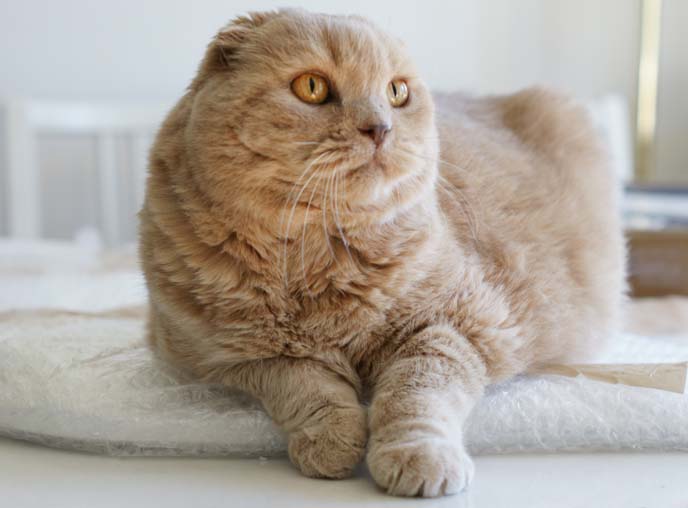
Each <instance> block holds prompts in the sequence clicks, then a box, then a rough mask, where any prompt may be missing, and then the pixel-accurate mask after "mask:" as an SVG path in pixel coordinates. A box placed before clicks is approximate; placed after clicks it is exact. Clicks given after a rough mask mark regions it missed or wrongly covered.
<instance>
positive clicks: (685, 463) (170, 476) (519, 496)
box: [0, 439, 688, 508]
mask: <svg viewBox="0 0 688 508" xmlns="http://www.w3.org/2000/svg"><path fill="white" fill-rule="evenodd" d="M476 466H477V473H476V479H475V481H474V483H473V485H472V487H471V489H470V491H469V492H468V493H467V494H464V495H459V496H453V497H448V498H442V499H435V500H427V501H425V500H424V501H421V500H418V499H414V500H408V499H397V498H392V497H389V496H386V495H385V494H383V493H381V492H380V491H379V490H378V489H377V488H376V487H375V486H374V485H373V483H372V481H371V480H370V477H369V476H368V474H367V472H366V471H365V468H363V467H362V468H361V469H360V471H359V472H358V474H357V475H356V476H355V477H354V478H352V479H349V480H344V481H327V480H310V479H307V478H304V477H302V476H300V475H299V474H298V473H297V472H296V470H295V469H294V468H292V467H291V465H290V464H289V463H288V461H287V460H286V459H270V460H267V461H265V460H262V461H261V460H257V459H243V460H239V459H235V460H230V459H188V458H125V459H119V458H110V457H101V456H94V455H85V454H79V453H73V452H66V451H61V450H52V449H48V448H43V447H40V446H36V445H31V444H27V443H22V442H15V441H10V440H5V439H0V506H2V507H7V508H25V507H26V508H29V507H31V508H33V507H36V508H39V507H40V508H46V507H51V508H60V507H70V508H75V507H76V508H78V507H89V508H98V507H117V508H138V507H156V508H157V507H161V508H175V507H184V508H205V507H229V508H238V507H243V506H247V507H275V508H281V507H284V508H289V507H298V508H306V507H311V506H312V507H318V508H321V507H322V508H326V507H335V506H338V507H341V506H355V507H357V508H364V507H376V508H377V507H384V506H413V507H416V506H423V507H431V508H434V507H439V506H443V507H488V508H499V507H509V508H518V507H528V508H537V507H547V508H551V507H557V508H568V507H581V508H582V507H585V508H596V507H603V508H616V507H619V508H620V507H623V508H629V507H637V508H640V507H647V508H653V507H657V508H686V507H688V454H680V453H666V454H661V453H651V454H628V453H619V454H608V453H605V454H571V455H564V454H554V455H516V456H492V457H478V458H477V459H476Z"/></svg>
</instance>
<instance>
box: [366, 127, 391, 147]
mask: <svg viewBox="0 0 688 508" xmlns="http://www.w3.org/2000/svg"><path fill="white" fill-rule="evenodd" d="M390 130H392V126H391V125H389V124H387V123H376V124H370V125H365V126H363V127H359V128H358V131H359V132H360V133H361V134H363V135H364V136H369V137H370V139H372V140H373V142H374V143H375V146H380V145H381V144H382V143H383V142H384V140H385V136H387V133H388V132H389V131H390Z"/></svg>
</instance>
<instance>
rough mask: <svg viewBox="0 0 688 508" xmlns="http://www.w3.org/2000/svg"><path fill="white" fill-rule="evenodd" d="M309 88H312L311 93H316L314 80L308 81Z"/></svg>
mask: <svg viewBox="0 0 688 508" xmlns="http://www.w3.org/2000/svg"><path fill="white" fill-rule="evenodd" d="M308 86H310V88H311V93H314V92H315V80H314V79H313V78H309V79H308Z"/></svg>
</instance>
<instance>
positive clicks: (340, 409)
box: [224, 357, 368, 478]
mask: <svg viewBox="0 0 688 508" xmlns="http://www.w3.org/2000/svg"><path fill="white" fill-rule="evenodd" d="M354 376H356V374H355V373H353V372H352V371H348V369H341V368H340V369H337V370H336V371H335V370H333V369H331V368H330V367H328V366H326V365H325V364H323V363H320V362H317V361H313V360H308V359H294V358H286V357H285V358H273V359H269V360H261V361H256V362H250V363H246V364H242V365H239V366H237V367H235V368H232V369H231V370H229V371H228V372H227V374H226V375H225V376H224V378H225V382H226V383H227V384H230V385H232V386H234V387H237V388H241V389H243V390H245V391H247V392H248V393H250V394H252V395H253V396H255V397H257V398H258V399H260V401H261V402H262V403H263V406H264V407H265V409H266V411H267V412H268V414H270V416H271V417H272V418H273V420H275V422H276V423H277V424H278V425H279V426H281V427H282V428H283V429H284V430H285V431H286V432H287V434H288V437H289V457H290V459H291V461H292V462H293V463H294V464H295V465H296V466H297V467H298V468H299V469H300V470H301V472H302V473H303V474H304V475H306V476H311V477H317V478H344V477H346V476H349V475H350V474H351V472H352V471H353V469H354V467H356V465H357V464H358V463H359V462H360V461H361V460H362V459H363V455H364V454H365V447H366V441H367V437H368V436H367V422H366V413H365V410H364V408H363V407H362V406H361V404H360V403H359V399H358V393H357V388H356V386H357V385H358V384H359V380H358V378H357V377H354Z"/></svg>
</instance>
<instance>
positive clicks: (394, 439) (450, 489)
mask: <svg viewBox="0 0 688 508" xmlns="http://www.w3.org/2000/svg"><path fill="white" fill-rule="evenodd" d="M485 384H486V369H485V365H484V362H483V360H482V358H481V357H480V355H479V354H478V353H477V351H476V350H475V349H474V348H473V346H472V345H471V344H470V343H469V342H468V341H467V340H466V339H465V338H464V337H462V336H461V335H459V334H458V333H457V332H456V331H455V330H454V329H453V328H451V327H449V326H431V327H429V328H426V329H425V330H423V331H421V332H420V333H418V334H416V335H414V336H412V337H410V338H409V339H408V340H407V341H406V342H404V343H403V344H402V345H401V346H400V347H399V349H398V350H397V351H396V353H395V354H394V355H393V356H392V357H391V358H390V359H389V361H388V362H387V364H386V365H384V366H383V370H382V371H381V374H380V375H379V377H378V379H377V380H376V384H375V391H374V395H373V400H372V404H371V406H370V410H369V429H370V440H369V449H368V456H367V462H368V467H369V469H370V472H371V474H372V476H373V478H374V479H375V481H376V482H377V483H378V485H380V486H381V487H383V488H385V489H386V490H387V491H388V492H389V493H390V494H395V495H402V496H417V495H420V496H426V497H432V496H439V495H444V494H453V493H456V492H459V491H461V490H462V489H463V488H465V487H466V486H467V485H468V483H469V482H470V480H471V478H472V475H473V471H474V467H473V462H472V460H471V458H470V457H469V456H468V454H467V453H466V451H465V449H464V445H463V435H462V434H463V432H462V427H463V423H464V420H465V419H466V417H467V416H468V414H469V412H470V411H471V409H472V407H473V405H474V404H475V402H476V400H477V399H478V398H479V397H480V396H481V395H482V393H483V390H484V386H485Z"/></svg>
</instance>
